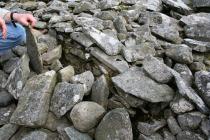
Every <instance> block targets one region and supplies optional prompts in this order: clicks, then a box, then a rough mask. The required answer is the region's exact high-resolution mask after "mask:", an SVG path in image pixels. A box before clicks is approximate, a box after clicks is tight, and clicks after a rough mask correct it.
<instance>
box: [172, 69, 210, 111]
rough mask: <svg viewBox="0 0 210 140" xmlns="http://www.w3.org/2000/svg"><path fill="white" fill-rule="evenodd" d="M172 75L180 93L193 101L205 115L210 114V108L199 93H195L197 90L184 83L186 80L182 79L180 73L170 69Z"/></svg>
mask: <svg viewBox="0 0 210 140" xmlns="http://www.w3.org/2000/svg"><path fill="white" fill-rule="evenodd" d="M170 71H171V73H172V74H173V75H174V78H175V81H176V85H177V87H178V90H179V93H180V94H181V95H182V96H184V97H186V98H188V99H189V100H191V101H192V102H193V103H195V104H196V106H197V107H198V109H199V110H200V111H201V112H203V113H207V114H208V113H209V108H208V107H207V106H206V105H205V103H204V102H203V100H202V99H201V97H200V96H198V95H197V93H196V92H195V90H194V89H193V88H191V87H189V86H188V85H187V84H186V82H185V81H184V79H182V78H181V76H180V74H179V73H178V72H176V71H175V70H173V69H170Z"/></svg>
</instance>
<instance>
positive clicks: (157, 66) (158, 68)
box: [143, 56, 173, 83]
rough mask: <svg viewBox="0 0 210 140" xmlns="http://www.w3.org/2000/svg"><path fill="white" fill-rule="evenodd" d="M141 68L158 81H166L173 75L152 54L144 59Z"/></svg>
mask: <svg viewBox="0 0 210 140" xmlns="http://www.w3.org/2000/svg"><path fill="white" fill-rule="evenodd" d="M143 68H144V70H145V71H146V72H147V73H148V74H149V76H150V77H151V78H152V79H154V80H156V81H157V82H159V83H168V82H169V81H170V80H171V79H172V77H173V75H172V74H171V72H170V71H169V70H168V68H167V66H166V65H165V64H164V63H163V62H161V61H159V60H158V59H157V58H155V57H152V56H147V57H146V58H145V59H144V61H143Z"/></svg>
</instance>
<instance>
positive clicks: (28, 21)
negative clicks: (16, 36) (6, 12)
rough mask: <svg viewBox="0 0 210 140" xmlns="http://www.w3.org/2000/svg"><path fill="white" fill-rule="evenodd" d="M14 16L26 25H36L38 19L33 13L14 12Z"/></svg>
mask: <svg viewBox="0 0 210 140" xmlns="http://www.w3.org/2000/svg"><path fill="white" fill-rule="evenodd" d="M13 18H14V20H15V21H17V22H19V23H20V24H22V25H24V26H29V25H31V26H35V24H36V19H35V17H34V16H33V15H31V14H18V13H14V14H13Z"/></svg>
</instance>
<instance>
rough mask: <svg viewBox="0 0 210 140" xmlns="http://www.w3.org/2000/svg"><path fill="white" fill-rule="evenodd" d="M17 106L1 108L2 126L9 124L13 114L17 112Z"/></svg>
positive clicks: (0, 120) (0, 119)
mask: <svg viewBox="0 0 210 140" xmlns="http://www.w3.org/2000/svg"><path fill="white" fill-rule="evenodd" d="M15 109H16V105H15V104H12V105H9V106H7V107H1V108H0V125H4V124H7V123H9V120H10V117H11V115H12V113H13V112H14V111H15Z"/></svg>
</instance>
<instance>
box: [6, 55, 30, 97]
mask: <svg viewBox="0 0 210 140" xmlns="http://www.w3.org/2000/svg"><path fill="white" fill-rule="evenodd" d="M17 65H18V66H17V67H16V68H15V69H14V70H13V71H12V72H11V74H10V76H9V78H8V80H7V82H6V83H5V85H4V87H6V89H7V90H8V92H9V93H10V94H12V95H13V96H14V98H15V99H18V98H19V97H20V96H21V94H22V93H21V92H22V89H23V87H24V85H25V83H26V81H27V78H28V76H29V73H30V69H29V58H28V56H27V55H23V56H22V57H21V59H20V61H19V62H18V64H17Z"/></svg>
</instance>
